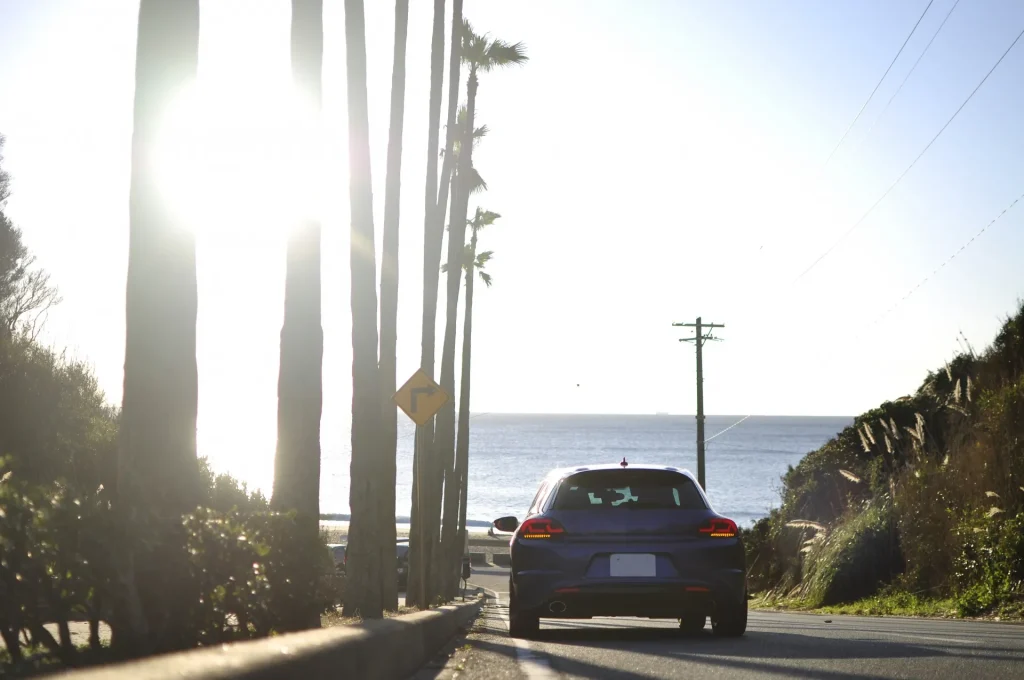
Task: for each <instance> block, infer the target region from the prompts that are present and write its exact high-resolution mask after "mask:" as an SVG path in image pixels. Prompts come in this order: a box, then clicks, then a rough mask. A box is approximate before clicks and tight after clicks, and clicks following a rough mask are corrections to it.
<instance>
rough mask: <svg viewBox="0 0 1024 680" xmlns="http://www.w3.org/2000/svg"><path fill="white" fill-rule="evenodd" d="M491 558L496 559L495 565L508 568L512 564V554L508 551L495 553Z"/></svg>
mask: <svg viewBox="0 0 1024 680" xmlns="http://www.w3.org/2000/svg"><path fill="white" fill-rule="evenodd" d="M491 559H493V560H494V566H496V567H506V568H508V567H511V566H512V556H511V555H509V554H508V553H494V554H493V555H492V556H491Z"/></svg>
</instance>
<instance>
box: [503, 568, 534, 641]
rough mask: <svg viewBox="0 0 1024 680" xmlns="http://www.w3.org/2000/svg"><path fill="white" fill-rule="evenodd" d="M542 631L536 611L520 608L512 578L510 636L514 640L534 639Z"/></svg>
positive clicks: (509, 601) (509, 609) (509, 584)
mask: <svg viewBox="0 0 1024 680" xmlns="http://www.w3.org/2000/svg"><path fill="white" fill-rule="evenodd" d="M539 630H540V616H539V615H538V614H537V612H536V611H531V610H525V611H524V610H523V609H522V608H521V607H520V606H519V598H518V597H516V594H515V587H514V586H513V585H512V578H511V577H509V580H508V635H509V637H514V638H532V637H534V636H536V635H537V632H538V631H539Z"/></svg>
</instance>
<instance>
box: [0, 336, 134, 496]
mask: <svg viewBox="0 0 1024 680" xmlns="http://www.w3.org/2000/svg"><path fill="white" fill-rule="evenodd" d="M117 415H118V414H117V410H116V409H114V408H112V407H110V406H108V405H107V404H106V403H105V399H104V395H103V392H102V391H100V389H99V386H98V385H97V383H96V378H95V376H94V375H93V373H92V371H91V370H90V369H89V367H88V366H86V365H85V364H84V363H83V362H79V361H69V360H67V359H65V358H64V357H63V356H61V355H58V354H57V353H55V352H54V351H53V350H50V349H48V348H45V347H42V346H41V345H39V344H37V343H35V342H33V341H31V340H30V339H28V338H26V337H22V336H17V335H14V336H11V335H7V336H4V335H3V334H0V455H3V454H9V455H11V456H12V460H11V461H10V462H9V467H10V469H13V470H14V471H15V472H16V473H17V475H18V476H19V478H21V479H23V480H25V481H29V482H37V483H43V482H49V481H52V480H54V479H58V478H63V479H66V480H68V482H69V483H70V484H73V485H74V486H75V487H76V488H81V489H95V488H96V487H97V486H99V485H100V484H101V483H105V484H107V485H108V486H111V484H112V482H113V478H114V476H115V475H114V471H115V465H116V453H117Z"/></svg>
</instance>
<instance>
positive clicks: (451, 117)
mask: <svg viewBox="0 0 1024 680" xmlns="http://www.w3.org/2000/svg"><path fill="white" fill-rule="evenodd" d="M444 10H445V3H444V0H434V24H433V39H432V40H431V46H430V112H429V113H430V117H429V128H428V134H427V138H428V139H427V180H426V191H425V194H424V206H423V327H422V339H421V354H420V368H421V369H422V370H423V372H424V373H426V374H427V375H429V376H430V377H434V354H435V343H436V340H435V336H436V332H437V329H436V325H437V291H438V286H439V276H438V267H439V266H440V264H441V242H442V240H443V238H444V221H445V211H446V209H447V207H448V186H449V183H450V176H451V173H452V165H453V161H452V160H451V156H452V149H453V147H454V144H455V133H456V127H455V116H456V109H457V106H458V101H459V69H460V64H461V57H460V55H461V52H462V41H461V39H460V36H461V34H462V0H454V2H453V3H452V27H451V35H452V48H451V55H450V58H449V65H448V68H449V83H448V117H447V121H448V127H447V133H446V135H445V156H444V159H445V161H444V164H443V168H442V173H441V181H440V185H439V184H438V177H437V153H438V138H439V136H440V129H439V128H440V123H441V89H442V86H443V80H444V74H443V67H444ZM433 441H434V423H433V422H429V423H427V424H426V425H424V426H422V427H419V428H417V429H416V440H415V447H414V450H413V484H412V505H411V509H412V510H411V513H410V514H411V515H412V517H411V526H410V532H409V585H408V587H407V589H406V590H407V592H406V604H408V605H410V606H419V607H428V606H430V604H431V603H432V602H434V600H436V589H434V588H433V587H432V585H431V583H432V581H433V579H432V578H429V574H428V571H427V570H428V568H429V567H430V565H431V564H432V555H433V553H434V546H435V545H436V544H437V542H438V540H439V537H440V535H441V527H440V521H441V520H440V518H441V494H442V484H443V473H442V470H441V467H440V465H439V463H438V462H437V460H436V456H433V455H432V452H433Z"/></svg>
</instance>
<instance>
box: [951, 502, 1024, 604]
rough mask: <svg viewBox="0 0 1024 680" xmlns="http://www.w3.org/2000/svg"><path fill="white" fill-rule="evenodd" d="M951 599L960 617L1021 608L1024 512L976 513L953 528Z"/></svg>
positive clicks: (1023, 591)
mask: <svg viewBox="0 0 1024 680" xmlns="http://www.w3.org/2000/svg"><path fill="white" fill-rule="evenodd" d="M956 536H957V538H958V539H959V542H960V553H959V555H958V556H957V558H956V562H955V572H954V577H955V590H956V594H955V599H956V605H957V609H958V611H959V612H960V614H961V615H962V616H976V615H978V614H982V613H985V612H988V611H997V610H1000V609H1003V608H1006V609H1010V610H1015V611H1016V613H1021V610H1022V609H1024V512H1021V513H1018V514H1017V515H1015V516H1013V517H1008V518H1006V519H1001V518H1000V515H999V514H995V515H993V516H991V517H990V516H989V515H988V513H982V512H977V513H975V514H974V515H973V516H971V517H969V518H968V519H966V520H965V521H964V522H962V523H961V524H960V526H959V527H958V528H957V532H956Z"/></svg>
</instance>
